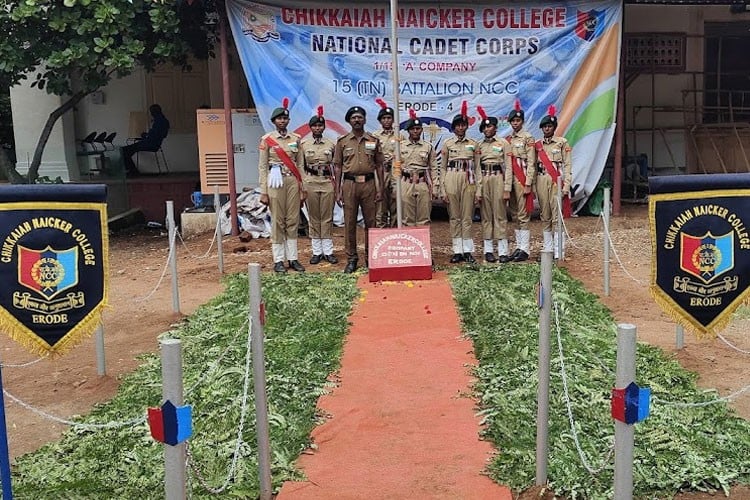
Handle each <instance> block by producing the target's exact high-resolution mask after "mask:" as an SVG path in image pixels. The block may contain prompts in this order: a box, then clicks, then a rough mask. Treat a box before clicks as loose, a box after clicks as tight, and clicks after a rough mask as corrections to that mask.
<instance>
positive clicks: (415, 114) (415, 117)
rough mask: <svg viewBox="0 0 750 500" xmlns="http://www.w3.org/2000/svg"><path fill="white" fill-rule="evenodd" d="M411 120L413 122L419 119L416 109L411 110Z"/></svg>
mask: <svg viewBox="0 0 750 500" xmlns="http://www.w3.org/2000/svg"><path fill="white" fill-rule="evenodd" d="M409 118H411V119H412V120H416V119H417V112H416V111H414V108H409Z"/></svg>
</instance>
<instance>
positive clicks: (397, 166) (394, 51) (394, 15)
mask: <svg viewBox="0 0 750 500" xmlns="http://www.w3.org/2000/svg"><path fill="white" fill-rule="evenodd" d="M397 26H398V0H391V82H392V83H393V122H394V125H395V126H396V134H397V136H396V139H397V140H396V150H395V151H394V155H393V166H392V167H391V175H392V176H393V178H394V182H395V184H396V218H397V227H401V213H402V210H403V208H402V207H401V120H400V118H399V112H398V109H399V95H398V87H399V85H398V34H397Z"/></svg>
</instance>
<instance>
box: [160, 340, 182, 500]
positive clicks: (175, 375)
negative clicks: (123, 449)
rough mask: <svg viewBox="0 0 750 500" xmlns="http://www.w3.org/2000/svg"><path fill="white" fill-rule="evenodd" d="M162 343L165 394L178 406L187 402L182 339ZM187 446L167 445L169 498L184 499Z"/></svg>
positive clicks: (166, 398)
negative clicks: (184, 399)
mask: <svg viewBox="0 0 750 500" xmlns="http://www.w3.org/2000/svg"><path fill="white" fill-rule="evenodd" d="M159 343H160V344H161V378H162V393H161V394H162V398H163V399H164V401H165V402H166V401H171V402H172V404H173V405H175V406H182V405H183V394H182V341H181V340H180V339H163V340H160V341H159ZM185 458H186V446H185V443H184V442H182V443H180V444H177V445H175V446H172V445H169V444H165V445H164V492H165V494H166V496H165V498H166V499H167V500H184V499H185V498H187V496H186V494H185V483H186V481H185V479H186V475H185Z"/></svg>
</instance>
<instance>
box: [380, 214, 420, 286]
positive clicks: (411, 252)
mask: <svg viewBox="0 0 750 500" xmlns="http://www.w3.org/2000/svg"><path fill="white" fill-rule="evenodd" d="M368 235H369V244H370V248H368V255H369V258H368V267H369V270H370V271H369V277H370V281H406V280H429V279H432V249H431V248H430V228H429V226H418V227H402V228H388V229H369V233H368Z"/></svg>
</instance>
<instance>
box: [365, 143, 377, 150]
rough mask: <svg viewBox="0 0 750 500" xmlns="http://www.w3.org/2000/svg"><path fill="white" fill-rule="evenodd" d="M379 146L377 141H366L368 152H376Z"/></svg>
mask: <svg viewBox="0 0 750 500" xmlns="http://www.w3.org/2000/svg"><path fill="white" fill-rule="evenodd" d="M377 146H378V143H377V142H375V141H365V149H366V150H367V151H375V148H376V147H377Z"/></svg>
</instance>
